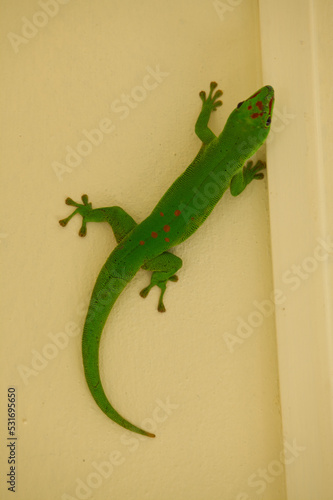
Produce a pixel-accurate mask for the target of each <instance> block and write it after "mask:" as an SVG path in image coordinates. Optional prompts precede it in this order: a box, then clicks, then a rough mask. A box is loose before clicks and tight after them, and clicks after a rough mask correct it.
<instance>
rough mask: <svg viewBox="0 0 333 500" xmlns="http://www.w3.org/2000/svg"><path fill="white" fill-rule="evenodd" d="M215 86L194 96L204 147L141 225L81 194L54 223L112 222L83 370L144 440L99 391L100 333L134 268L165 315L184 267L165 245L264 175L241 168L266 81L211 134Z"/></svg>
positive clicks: (265, 123) (265, 112) (266, 116)
mask: <svg viewBox="0 0 333 500" xmlns="http://www.w3.org/2000/svg"><path fill="white" fill-rule="evenodd" d="M216 87H217V83H215V82H212V83H211V84H210V92H209V94H208V96H206V93H205V92H204V91H202V92H200V94H199V95H200V98H201V100H202V109H201V112H200V114H199V117H198V119H197V122H196V125H195V132H196V134H197V136H198V137H199V139H201V141H202V146H201V148H200V150H199V152H198V154H197V156H196V157H195V158H194V160H193V161H192V163H191V164H190V165H189V167H188V168H187V169H186V170H185V172H184V173H183V174H182V175H181V176H180V177H178V178H177V179H176V181H175V182H174V183H173V184H172V186H171V187H170V188H169V189H168V190H167V192H166V193H165V194H164V196H163V197H162V198H161V200H160V201H159V202H158V204H157V205H156V207H155V208H154V210H153V211H152V213H151V214H150V215H149V216H148V217H147V218H146V219H145V220H144V221H143V222H141V224H137V223H136V222H135V221H134V219H133V218H132V217H131V216H130V215H129V214H127V213H126V212H125V211H124V210H123V209H122V208H120V207H117V206H113V207H105V208H97V209H93V208H92V205H91V203H89V202H88V196H87V195H83V196H82V201H83V204H79V203H76V202H75V201H73V200H72V199H71V198H67V199H66V204H67V205H71V206H74V207H76V209H75V211H74V212H73V213H72V214H71V215H70V216H69V217H67V218H66V219H63V220H61V221H59V222H60V224H61V225H62V226H66V224H67V223H68V221H69V220H70V219H71V218H72V217H73V216H74V215H75V214H80V215H81V216H82V219H83V221H82V226H81V229H80V231H79V235H80V236H85V235H86V231H87V229H86V224H87V222H108V223H109V224H110V226H111V227H112V230H113V232H114V235H115V238H116V240H117V243H118V246H117V247H116V248H115V249H114V250H113V251H112V252H111V254H110V256H109V258H108V259H107V261H106V263H105V264H104V266H103V267H102V269H101V271H100V273H99V276H98V278H97V281H96V284H95V287H94V289H93V292H92V296H91V300H90V304H89V308H88V312H87V317H86V320H85V325H84V329H83V337H82V356H83V365H84V372H85V377H86V380H87V383H88V387H89V389H90V392H91V394H92V396H93V398H94V400H95V401H96V403H97V405H98V406H99V407H100V409H101V410H102V411H103V412H104V413H105V414H106V415H107V416H108V417H109V418H111V419H112V420H113V421H114V422H116V423H118V424H119V425H121V426H122V427H125V428H126V429H129V430H130V431H133V432H137V433H138V434H143V435H144V436H149V437H155V435H154V434H152V433H150V432H147V431H145V430H143V429H140V428H139V427H137V426H136V425H133V424H131V423H130V422H128V421H127V420H126V419H125V418H123V417H122V416H121V415H120V414H119V413H118V412H117V411H116V410H115V409H114V408H113V406H112V405H111V404H110V402H109V400H108V398H107V396H106V395H105V392H104V389H103V386H102V382H101V379H100V374H99V344H100V338H101V334H102V331H103V328H104V325H105V322H106V320H107V317H108V315H109V313H110V311H111V309H112V307H113V305H114V303H115V301H116V300H117V298H118V297H119V295H120V293H121V292H122V291H123V289H124V288H125V286H126V285H127V284H128V283H129V282H130V281H131V279H132V278H133V276H134V275H135V274H136V273H137V272H138V270H139V269H140V268H142V269H146V270H148V271H152V275H151V282H150V284H149V286H147V287H146V288H144V289H143V290H142V291H141V292H140V295H141V296H142V297H147V295H148V293H149V291H150V290H151V288H152V287H153V286H155V285H156V286H158V287H159V288H160V297H159V302H158V311H160V312H164V311H165V307H164V303H163V296H164V292H165V290H166V285H167V282H168V281H169V280H170V281H177V280H178V278H177V276H176V274H175V273H176V272H177V271H178V270H179V269H180V268H181V266H182V261H181V259H180V258H179V257H177V256H176V255H174V254H172V253H170V252H169V250H170V249H171V248H172V247H174V246H176V245H179V244H180V243H182V242H183V241H185V240H186V239H187V238H188V237H189V236H191V234H193V233H194V231H196V230H197V229H198V228H199V226H201V224H202V223H203V222H204V221H205V219H206V218H207V217H208V215H209V214H210V213H211V211H212V210H213V208H214V206H215V205H216V204H217V202H218V201H219V200H220V198H221V197H222V195H223V193H224V192H225V191H226V190H227V189H228V187H230V191H231V194H232V195H234V196H237V195H239V194H240V193H241V192H242V191H243V190H244V189H245V187H246V186H247V185H248V184H249V183H250V182H251V181H252V180H253V179H262V178H263V173H262V172H261V170H262V169H263V168H264V167H265V165H264V163H262V162H261V161H258V162H257V163H256V164H255V165H253V163H252V162H250V161H249V162H248V163H247V164H246V166H244V165H245V162H246V161H247V160H248V159H249V158H250V157H251V156H252V155H253V154H254V153H255V152H256V151H257V149H258V148H259V147H260V146H261V145H262V144H263V142H264V141H265V139H266V137H267V135H268V133H269V130H270V124H271V118H272V112H273V105H274V90H273V88H272V87H270V86H269V85H266V86H265V87H262V88H261V89H260V90H258V91H257V92H256V93H255V94H253V95H252V96H251V97H249V98H248V99H247V100H245V101H242V102H240V103H239V104H238V106H237V107H236V108H235V109H234V111H233V112H232V113H231V115H230V116H229V118H228V121H227V123H226V125H225V127H224V129H223V131H222V133H221V134H220V135H219V136H218V137H216V136H215V134H214V133H213V132H212V131H211V130H210V129H209V128H208V121H209V117H210V114H211V112H212V111H215V110H216V109H217V108H218V107H219V106H221V105H222V102H221V101H220V100H219V98H220V97H221V95H222V91H221V90H217V91H215V89H216Z"/></svg>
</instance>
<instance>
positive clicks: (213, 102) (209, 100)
mask: <svg viewBox="0 0 333 500" xmlns="http://www.w3.org/2000/svg"><path fill="white" fill-rule="evenodd" d="M216 87H217V83H216V82H211V83H210V91H209V94H208V97H206V92H205V91H204V90H202V91H201V92H200V93H199V96H200V99H201V100H202V102H203V107H207V108H209V110H210V111H216V109H217V108H218V107H220V106H222V101H221V100H219V97H221V95H222V94H223V92H222V90H217V91H216V92H215V94H214V90H215V89H216Z"/></svg>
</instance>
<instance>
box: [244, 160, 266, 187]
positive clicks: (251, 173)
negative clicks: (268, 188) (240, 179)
mask: <svg viewBox="0 0 333 500" xmlns="http://www.w3.org/2000/svg"><path fill="white" fill-rule="evenodd" d="M264 168H266V164H265V163H264V162H262V161H261V160H258V161H257V163H256V164H255V165H254V166H253V161H248V162H247V164H246V165H245V166H244V168H243V176H244V180H245V182H246V184H249V183H250V182H251V181H252V180H253V179H263V178H264V174H263V173H262V172H261V170H263V169H264Z"/></svg>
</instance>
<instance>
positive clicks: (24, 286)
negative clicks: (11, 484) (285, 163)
mask: <svg viewBox="0 0 333 500" xmlns="http://www.w3.org/2000/svg"><path fill="white" fill-rule="evenodd" d="M42 3H43V0H41V1H40V2H39V3H38V2H35V1H29V2H28V1H27V0H24V1H22V0H21V1H16V2H14V3H11V4H10V5H9V4H7V3H6V4H4V2H2V10H3V14H2V17H1V30H2V34H3V38H4V40H5V43H4V45H3V50H2V64H3V65H4V66H5V68H6V70H5V74H3V77H2V85H3V92H2V93H1V106H2V110H4V113H3V114H2V118H3V127H2V136H1V150H2V155H3V162H2V164H3V171H2V183H1V200H2V204H3V207H4V209H3V214H4V216H3V219H2V223H1V252H2V275H3V277H4V282H5V284H6V286H5V290H4V291H3V293H2V300H1V317H2V318H3V322H4V327H3V331H4V332H5V334H4V335H3V339H4V340H3V343H2V345H3V347H2V351H1V352H2V358H3V359H2V365H3V366H5V367H6V375H5V377H4V378H3V382H4V384H5V387H4V388H3V390H2V410H1V411H2V416H3V418H5V410H6V406H4V405H6V403H5V399H4V394H5V391H6V388H7V387H10V386H15V387H16V390H17V398H18V403H17V411H18V416H17V426H18V437H19V440H18V482H17V487H18V491H19V494H18V496H17V498H19V499H20V500H31V499H32V498H34V500H44V499H45V498H48V499H49V500H53V499H60V498H61V499H63V500H66V499H67V500H68V499H72V498H77V499H79V498H82V499H83V498H94V499H95V500H100V499H101V500H102V499H103V500H104V499H105V498H109V497H110V498H119V499H122V500H125V499H126V500H129V499H133V500H136V499H143V498H145V499H147V500H155V499H157V498H158V499H159V500H164V499H165V500H167V499H170V498H173V499H175V500H186V499H191V500H195V499H202V498H209V499H210V500H231V499H235V500H250V499H259V498H260V499H261V500H284V499H285V498H286V497H285V484H284V470H283V466H282V464H281V461H283V459H282V450H283V448H285V449H286V454H287V456H288V457H289V461H290V460H291V462H293V457H295V460H296V454H297V450H296V452H295V450H294V449H293V446H294V444H293V438H294V436H290V439H289V437H288V438H287V439H285V440H284V439H283V437H282V431H281V415H280V403H279V390H278V370H277V353H276V337H275V327H274V313H273V306H272V301H271V293H272V291H273V288H274V287H273V282H272V269H271V254H270V230H269V211H268V190H267V180H266V176H265V180H264V181H262V182H254V183H253V184H251V185H250V186H249V187H248V188H247V189H246V191H245V192H244V193H243V194H242V195H241V196H240V197H239V198H237V199H233V198H232V197H231V196H230V194H229V193H227V194H226V195H225V197H224V199H223V200H222V202H221V203H220V204H219V205H218V206H217V208H216V209H215V210H214V212H213V214H212V215H211V217H210V218H209V219H208V221H207V222H206V224H205V225H204V226H203V227H202V228H201V229H200V230H199V231H198V232H197V233H196V234H195V235H194V236H193V237H192V238H191V239H190V240H188V241H187V242H186V243H185V244H183V245H182V246H181V247H179V248H177V249H176V250H175V253H176V254H177V255H179V256H180V257H181V258H182V259H183V261H184V265H183V268H182V270H181V271H180V272H179V278H180V279H179V282H178V283H177V284H173V283H171V284H170V285H169V287H168V291H167V294H166V297H165V301H166V306H167V313H166V314H165V315H160V314H158V313H157V311H156V303H157V296H158V294H157V290H154V291H152V292H151V295H150V296H149V298H147V299H146V300H145V301H143V300H142V299H141V298H140V297H139V295H138V292H139V290H140V289H141V288H143V287H144V286H145V285H146V283H147V281H148V279H149V277H148V274H147V273H145V272H143V271H140V272H139V273H138V275H137V276H136V277H135V279H134V280H133V282H132V283H131V284H130V285H129V287H128V288H127V290H126V291H125V292H124V294H123V295H122V296H121V297H120V299H119V301H118V303H117V304H116V307H115V308H114V311H113V312H112V315H111V317H110V319H109V322H108V324H107V328H106V331H105V332H104V335H103V339H102V345H101V373H102V378H103V381H104V384H105V389H106V392H107V394H109V395H110V397H111V399H112V401H113V403H114V405H115V407H116V408H117V409H118V410H119V411H120V412H121V413H123V414H124V415H125V416H126V417H127V418H129V419H131V420H133V421H135V422H136V423H138V424H141V423H142V425H146V427H148V426H149V425H154V426H155V430H156V434H157V438H156V439H155V440H149V439H144V438H143V439H140V438H138V437H137V436H136V435H132V434H130V433H129V432H127V431H124V430H123V429H122V428H120V427H118V426H117V425H115V424H113V423H112V422H110V421H109V420H108V419H107V418H106V417H105V416H104V415H103V414H102V412H101V411H100V410H99V409H98V408H97V406H96V405H95V403H94V401H93V400H92V398H91V396H90V394H89V392H88V390H87V388H86V384H85V381H84V377H83V372H82V364H81V353H80V335H81V329H82V325H83V320H84V314H85V311H86V306H87V301H88V299H89V296H90V293H91V290H92V287H93V284H94V280H95V279H96V276H97V273H98V271H99V269H100V268H101V266H102V264H103V263H104V261H105V259H106V257H107V255H108V254H109V252H110V251H111V249H112V248H114V245H115V241H114V238H113V236H112V234H111V232H110V230H109V228H108V227H107V226H106V225H103V224H100V225H98V224H96V225H91V224H90V225H89V226H88V236H87V237H86V239H80V238H79V237H78V236H77V231H78V229H79V225H80V221H79V220H78V218H77V219H74V220H73V221H72V223H71V224H70V225H69V226H68V227H67V228H66V229H62V228H61V227H60V226H59V225H58V222H57V221H58V219H60V218H63V217H65V216H66V214H67V213H69V212H70V211H69V209H68V207H66V206H65V204H64V199H65V198H66V197H67V196H71V197H72V198H74V199H75V200H78V199H79V197H80V196H81V194H82V193H88V194H89V196H90V200H91V201H92V203H93V204H94V206H96V207H98V206H105V205H113V204H117V205H121V206H122V207H123V208H124V209H125V210H127V211H128V212H129V213H131V215H132V216H133V217H134V218H135V219H136V220H137V221H141V220H143V218H145V217H146V216H147V215H148V214H149V212H150V210H151V209H152V208H153V206H154V205H155V204H156V202H157V201H158V200H159V198H160V197H161V196H162V194H163V193H164V191H165V190H166V188H168V187H169V185H170V184H171V183H172V182H173V180H174V179H175V178H176V177H177V176H178V175H179V174H180V173H181V172H182V171H183V170H184V168H185V167H186V166H187V165H188V163H189V162H190V161H191V160H192V158H193V156H194V155H195V154H196V152H197V150H198V148H199V146H200V142H199V140H198V139H197V137H196V136H195V134H194V123H195V120H196V117H197V115H198V113H199V110H200V100H199V97H198V93H199V91H200V90H202V89H205V90H207V89H208V86H209V82H210V81H211V80H216V81H218V82H219V85H220V86H221V88H222V89H223V91H224V96H223V101H224V105H223V108H222V110H219V111H218V112H217V113H215V114H214V115H213V117H212V120H211V126H212V128H213V130H214V131H216V132H219V131H220V130H221V129H222V127H223V125H224V123H225V120H226V118H227V116H228V114H229V113H230V111H231V110H232V109H233V107H234V106H235V105H236V104H237V103H238V102H239V101H240V100H243V99H244V98H246V97H248V96H249V95H250V94H251V93H253V92H254V91H255V90H256V89H257V88H259V87H260V86H261V85H262V84H263V83H274V82H273V81H271V79H270V75H269V74H268V73H266V74H267V80H265V81H264V82H263V81H262V75H261V52H260V35H259V33H260V30H259V16H258V6H257V2H256V1H243V2H242V1H235V0H233V1H231V0H223V1H220V2H202V1H199V0H196V1H189V0H177V2H176V1H174V2H154V1H153V0H146V1H145V2H140V4H138V3H136V2H130V1H120V0H119V1H118V0H117V1H113V2H108V1H106V0H105V1H100V2H95V3H92V2H91V3H90V2H75V1H74V0H71V1H67V2H65V1H62V2H60V0H58V3H51V2H49V3H47V4H46V1H45V2H44V5H47V6H48V7H44V12H45V9H47V10H48V12H49V13H48V14H47V15H46V14H45V13H44V15H42V14H41V12H43V10H42V9H41V7H40V4H42ZM52 5H53V7H52ZM52 9H53V10H52ZM27 20H29V21H30V22H31V21H34V23H35V24H39V27H38V28H36V27H34V26H33V25H29V24H27ZM22 30H23V32H22ZM9 32H11V33H12V34H11V35H9V37H8V36H7V34H8V33H9ZM19 37H21V38H19ZM156 68H160V71H161V72H162V74H160V76H156V75H155V77H154V76H152V73H154V71H155V74H156ZM148 75H150V76H148ZM155 83H156V85H155ZM144 86H145V87H146V88H145V89H144ZM152 87H154V88H152ZM124 94H125V95H126V94H127V95H128V94H132V96H134V100H133V98H132V100H131V101H130V105H126V108H124V109H123V110H122V112H120V111H119V104H120V103H119V100H121V99H125V98H124ZM135 99H136V100H135ZM276 109H277V110H278V112H280V118H279V117H277V118H276V121H275V127H276V129H275V130H276V131H275V133H274V134H273V137H272V140H271V143H270V147H273V145H274V144H277V143H278V141H280V137H284V136H285V135H286V134H287V133H288V131H287V127H283V121H282V119H281V113H282V109H283V102H282V101H281V100H280V97H279V95H278V96H277V102H276ZM126 110H127V111H126ZM96 128H100V129H101V130H102V132H100V134H99V136H98V138H97V135H96V137H95V139H92V138H90V139H91V140H95V144H94V145H90V146H89V144H88V148H90V149H84V148H85V147H86V148H87V143H82V142H81V141H83V140H86V139H87V137H86V134H87V133H88V132H91V130H92V129H96ZM84 131H86V132H84ZM87 131H88V132H87ZM98 142H100V144H97V143H98ZM73 149H74V150H77V149H78V150H79V155H78V154H77V153H76V155H75V158H74V156H73ZM69 151H71V152H72V153H71V155H69V156H70V157H67V163H66V155H68V154H69ZM259 156H260V157H261V158H264V157H265V151H264V150H262V151H261V152H260V153H259ZM70 162H72V163H70ZM60 164H62V167H61V166H60ZM75 165H76V166H75ZM269 168H270V166H269ZM263 307H265V309H264V310H263V309H262V308H263ZM60 332H62V333H61V334H60ZM228 334H229V335H228ZM57 343H58V347H57V345H56V344H57ZM168 401H169V402H170V403H172V405H171V406H167V407H166V404H167V402H168ZM147 419H148V420H147ZM4 428H5V425H4V424H2V429H4ZM105 462H108V464H106V463H105ZM291 462H290V463H291ZM112 463H113V465H111V464H112ZM101 467H102V469H103V470H102V469H101ZM103 467H104V468H103ZM112 467H113V469H112ZM7 469H8V465H7V461H6V455H4V454H2V456H1V470H4V471H5V472H6V473H7ZM103 473H104V476H105V477H103ZM83 484H84V485H85V486H83ZM0 488H1V490H0V491H1V494H0V496H1V498H4V499H5V498H11V496H10V492H8V491H6V485H5V484H4V483H2V484H1V486H0ZM89 491H90V493H89ZM66 495H67V496H66ZM302 500H304V499H302Z"/></svg>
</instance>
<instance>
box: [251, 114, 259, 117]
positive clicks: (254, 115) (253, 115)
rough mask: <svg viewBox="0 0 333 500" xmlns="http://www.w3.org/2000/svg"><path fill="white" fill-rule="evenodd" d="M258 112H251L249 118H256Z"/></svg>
mask: <svg viewBox="0 0 333 500" xmlns="http://www.w3.org/2000/svg"><path fill="white" fill-rule="evenodd" d="M258 116H259V113H252V115H251V118H258Z"/></svg>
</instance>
